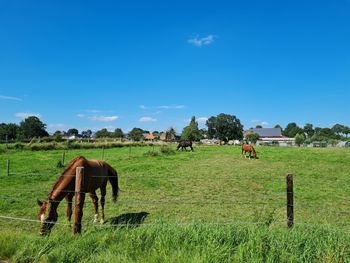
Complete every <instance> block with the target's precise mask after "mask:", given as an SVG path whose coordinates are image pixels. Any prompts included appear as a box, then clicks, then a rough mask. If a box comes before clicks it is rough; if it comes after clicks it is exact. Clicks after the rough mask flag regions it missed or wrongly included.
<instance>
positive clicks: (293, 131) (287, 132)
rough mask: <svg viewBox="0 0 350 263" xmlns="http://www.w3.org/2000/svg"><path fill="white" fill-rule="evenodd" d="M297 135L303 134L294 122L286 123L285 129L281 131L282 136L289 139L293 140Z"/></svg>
mask: <svg viewBox="0 0 350 263" xmlns="http://www.w3.org/2000/svg"><path fill="white" fill-rule="evenodd" d="M298 133H304V130H303V129H302V128H300V127H299V126H298V125H297V124H296V123H295V122H292V123H288V125H287V127H286V128H285V129H284V131H283V135H284V136H287V137H289V138H294V137H295V136H296V135H297V134H298Z"/></svg>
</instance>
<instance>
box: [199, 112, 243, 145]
mask: <svg viewBox="0 0 350 263" xmlns="http://www.w3.org/2000/svg"><path fill="white" fill-rule="evenodd" d="M206 124H207V126H208V136H209V137H210V138H216V139H219V140H222V141H225V142H228V141H229V140H234V139H237V140H242V139H243V125H242V124H241V122H240V120H239V119H238V118H236V116H234V115H228V114H224V113H221V114H219V115H217V116H216V117H214V116H212V117H210V118H209V119H208V120H207V123H206Z"/></svg>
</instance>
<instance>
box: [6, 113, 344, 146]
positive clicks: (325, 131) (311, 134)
mask: <svg viewBox="0 0 350 263" xmlns="http://www.w3.org/2000/svg"><path fill="white" fill-rule="evenodd" d="M206 126H207V129H200V128H199V125H198V121H197V120H196V117H195V116H193V117H192V118H191V120H190V122H189V124H188V125H187V126H186V127H184V128H183V130H182V132H181V135H179V136H177V134H176V131H175V129H174V128H172V127H171V128H169V129H168V130H166V131H165V132H159V131H153V132H152V134H153V136H154V137H155V139H159V137H160V136H161V135H163V138H164V139H165V140H167V141H172V140H176V139H181V140H191V141H199V140H201V139H203V138H208V139H219V140H221V141H224V142H228V141H229V140H242V139H243V137H244V134H243V125H242V124H241V122H240V120H239V119H238V118H237V117H236V116H234V115H230V114H224V113H221V114H218V115H217V116H212V117H210V118H208V120H207V121H206ZM256 127H257V128H262V127H261V126H259V125H258V126H256ZM46 128H47V126H46V124H45V123H43V122H42V121H41V120H40V119H39V118H38V117H35V116H30V117H28V118H26V119H25V120H23V121H21V122H20V123H19V124H15V123H8V124H6V123H1V124H0V140H1V141H26V140H31V139H32V138H34V137H36V138H38V137H41V138H42V137H48V136H49V134H48V132H47V131H46ZM275 128H280V129H281V130H282V134H283V135H284V136H286V137H290V138H295V139H296V143H297V144H299V145H300V144H302V143H310V142H313V141H327V142H330V141H332V140H343V139H345V140H347V138H348V135H349V134H350V128H349V127H348V126H345V125H341V124H335V125H334V126H333V127H331V128H321V127H314V126H313V125H312V124H311V123H307V124H305V125H304V126H303V127H299V126H298V125H297V124H296V123H295V122H292V123H289V124H287V126H286V127H285V128H284V129H283V128H282V127H281V126H280V125H278V124H277V125H276V126H275ZM148 133H150V131H147V130H143V129H141V128H133V129H132V130H131V131H130V132H128V133H124V132H123V131H122V129H120V128H117V129H115V130H114V131H108V130H107V129H106V128H104V129H101V130H99V131H96V132H95V133H93V132H92V131H91V130H86V131H82V132H81V133H79V131H78V129H76V128H71V129H69V130H67V131H56V132H55V133H54V134H53V135H52V136H50V138H53V139H54V140H56V141H59V140H62V139H63V137H69V136H79V137H80V138H91V137H92V136H93V137H95V138H129V139H131V140H134V141H140V140H143V139H144V134H148ZM258 139H259V136H258V135H257V134H250V135H249V140H251V141H253V142H254V141H256V140H258Z"/></svg>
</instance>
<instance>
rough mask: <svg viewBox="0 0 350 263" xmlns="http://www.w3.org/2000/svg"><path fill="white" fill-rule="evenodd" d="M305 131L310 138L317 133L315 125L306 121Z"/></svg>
mask: <svg viewBox="0 0 350 263" xmlns="http://www.w3.org/2000/svg"><path fill="white" fill-rule="evenodd" d="M303 130H304V133H305V134H306V135H307V137H308V138H311V137H312V136H313V135H314V133H315V130H314V128H313V125H312V124H311V123H306V124H305V125H304V129H303Z"/></svg>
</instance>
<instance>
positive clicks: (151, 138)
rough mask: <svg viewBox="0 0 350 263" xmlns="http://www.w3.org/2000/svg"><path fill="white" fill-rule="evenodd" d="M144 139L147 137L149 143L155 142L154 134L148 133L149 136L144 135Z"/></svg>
mask: <svg viewBox="0 0 350 263" xmlns="http://www.w3.org/2000/svg"><path fill="white" fill-rule="evenodd" d="M144 137H145V140H146V141H149V142H153V141H154V139H155V137H154V135H153V134H152V133H148V134H146V135H144Z"/></svg>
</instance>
